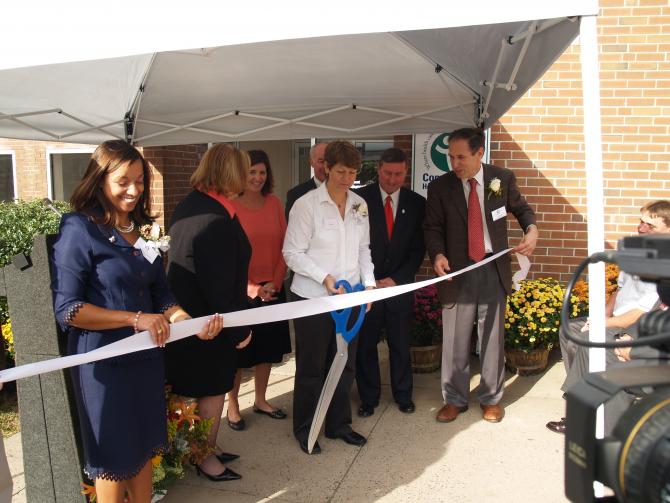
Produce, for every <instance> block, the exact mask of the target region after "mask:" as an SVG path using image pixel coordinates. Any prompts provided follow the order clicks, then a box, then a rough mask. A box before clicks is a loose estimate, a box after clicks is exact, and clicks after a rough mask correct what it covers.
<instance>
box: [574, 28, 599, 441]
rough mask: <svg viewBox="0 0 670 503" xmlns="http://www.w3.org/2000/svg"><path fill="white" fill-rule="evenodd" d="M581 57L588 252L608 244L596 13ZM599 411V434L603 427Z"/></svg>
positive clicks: (592, 306) (594, 314) (593, 291)
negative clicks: (605, 221)
mask: <svg viewBox="0 0 670 503" xmlns="http://www.w3.org/2000/svg"><path fill="white" fill-rule="evenodd" d="M579 45H580V49H581V50H580V60H581V66H582V83H583V96H584V154H585V155H584V160H585V162H584V169H585V170H586V212H587V229H588V253H589V255H590V254H593V253H596V252H601V251H603V249H604V247H605V223H604V219H605V217H604V213H605V212H604V193H603V155H602V126H601V120H600V74H599V65H598V31H597V26H596V17H595V16H584V17H582V18H581V20H580V24H579ZM589 319H590V327H591V328H590V330H589V339H590V340H592V341H601V342H602V341H604V340H605V264H603V263H599V264H591V265H589ZM601 370H605V349H604V348H590V349H589V371H590V372H597V371H601ZM603 425H604V423H603V416H602V414H599V417H598V422H597V424H596V435H597V436H601V437H602V434H603V431H604V427H603Z"/></svg>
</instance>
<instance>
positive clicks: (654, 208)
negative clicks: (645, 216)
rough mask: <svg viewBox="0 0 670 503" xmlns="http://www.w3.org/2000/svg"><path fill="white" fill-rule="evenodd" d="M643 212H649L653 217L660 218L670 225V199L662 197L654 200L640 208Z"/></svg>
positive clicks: (667, 225)
mask: <svg viewBox="0 0 670 503" xmlns="http://www.w3.org/2000/svg"><path fill="white" fill-rule="evenodd" d="M640 212H641V213H649V216H650V217H652V218H660V219H661V220H663V223H664V224H665V225H666V227H670V201H666V200H665V199H661V200H659V201H652V202H650V203H647V204H645V205H644V206H643V207H642V208H640Z"/></svg>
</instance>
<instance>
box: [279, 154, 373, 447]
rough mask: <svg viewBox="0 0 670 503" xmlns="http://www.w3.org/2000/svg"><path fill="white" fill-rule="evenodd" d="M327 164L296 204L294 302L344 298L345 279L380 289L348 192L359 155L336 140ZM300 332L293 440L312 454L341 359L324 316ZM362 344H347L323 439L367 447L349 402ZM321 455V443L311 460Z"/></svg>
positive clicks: (365, 227)
mask: <svg viewBox="0 0 670 503" xmlns="http://www.w3.org/2000/svg"><path fill="white" fill-rule="evenodd" d="M324 159H325V166H326V182H325V183H323V184H322V185H321V186H320V187H319V188H318V189H315V190H312V191H311V192H308V193H307V194H305V195H304V196H302V197H301V198H300V199H298V200H297V201H296V203H295V204H294V206H293V208H291V213H290V214H289V221H288V228H287V230H286V237H285V238H284V248H283V254H284V259H285V260H286V264H287V265H288V267H289V268H290V269H292V270H293V272H294V273H295V275H294V277H293V282H292V284H291V291H292V292H293V293H294V297H297V299H296V300H302V299H311V298H314V297H325V296H327V295H334V294H338V293H343V290H342V289H341V288H340V289H335V283H336V282H337V281H338V280H340V279H345V280H347V281H348V282H349V283H351V285H352V286H353V285H355V284H357V283H363V285H364V286H365V287H366V288H374V286H375V278H374V268H373V265H372V259H371V257H370V225H369V222H368V211H367V206H366V204H365V201H364V200H363V198H362V197H360V196H358V195H357V194H355V193H354V192H352V191H351V190H349V189H350V188H351V186H352V185H353V183H354V182H355V181H356V175H357V173H358V171H359V169H360V167H361V155H360V153H359V152H358V150H356V147H354V146H353V145H352V144H351V143H349V142H345V141H335V142H332V143H330V144H328V147H327V148H326V152H325V155H324ZM354 314H355V313H354ZM294 326H295V354H296V372H295V388H294V394H293V434H294V435H295V437H296V439H297V440H298V442H299V443H300V448H301V449H302V450H303V452H305V453H307V452H308V451H307V437H308V435H309V428H310V426H311V424H312V418H313V417H314V412H315V410H316V405H317V403H318V401H319V394H320V393H321V388H322V386H323V383H324V381H325V380H326V375H327V374H328V370H329V368H330V364H331V363H332V361H333V357H334V355H335V347H336V342H335V330H334V329H335V325H334V323H333V320H332V318H331V317H330V315H329V314H328V313H325V314H319V315H315V316H307V317H304V318H298V319H296V320H294ZM357 344H358V338H354V339H353V340H352V341H351V342H350V343H349V359H348V360H347V366H346V368H345V369H344V372H343V373H342V377H341V379H340V382H339V384H338V386H337V389H336V390H335V394H334V396H333V399H332V401H331V403H330V407H329V409H328V413H327V414H326V421H325V433H326V437H328V438H339V439H342V440H344V441H345V442H347V443H348V444H352V445H357V446H362V445H364V444H365V442H366V439H365V437H363V436H362V435H360V434H358V433H356V432H355V431H353V430H352V429H351V404H350V401H349V393H350V391H351V385H352V383H353V379H354V369H355V365H356V346H357ZM319 452H321V448H320V446H319V444H318V442H317V443H316V444H315V446H314V448H313V450H312V454H318V453H319Z"/></svg>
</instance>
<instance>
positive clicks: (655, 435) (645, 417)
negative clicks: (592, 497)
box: [610, 388, 670, 503]
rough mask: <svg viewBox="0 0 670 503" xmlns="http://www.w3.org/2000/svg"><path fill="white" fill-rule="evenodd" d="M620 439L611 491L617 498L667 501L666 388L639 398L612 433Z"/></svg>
mask: <svg viewBox="0 0 670 503" xmlns="http://www.w3.org/2000/svg"><path fill="white" fill-rule="evenodd" d="M613 437H615V438H616V439H618V440H620V441H621V451H620V453H619V459H618V462H617V464H616V465H615V467H616V470H617V473H616V474H612V475H614V476H613V477H611V479H610V480H615V481H616V485H617V487H615V488H614V490H615V491H616V493H617V496H618V498H619V499H620V500H621V501H626V502H650V503H655V502H669V501H670V389H669V388H662V389H660V390H657V391H655V392H654V393H652V394H651V395H649V396H647V397H645V398H643V399H641V400H640V401H639V402H638V403H636V404H635V405H633V406H632V407H631V408H630V409H629V410H628V411H626V413H625V414H624V415H623V416H622V417H621V419H620V420H619V422H618V423H617V425H616V428H615V429H614V432H613Z"/></svg>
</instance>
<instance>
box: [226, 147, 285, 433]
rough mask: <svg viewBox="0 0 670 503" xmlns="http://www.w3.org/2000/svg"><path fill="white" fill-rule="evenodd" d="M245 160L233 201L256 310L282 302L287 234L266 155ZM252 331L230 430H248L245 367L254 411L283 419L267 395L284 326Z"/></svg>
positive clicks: (232, 401)
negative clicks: (243, 407)
mask: <svg viewBox="0 0 670 503" xmlns="http://www.w3.org/2000/svg"><path fill="white" fill-rule="evenodd" d="M249 157H250V159H251V167H250V168H249V175H248V177H247V184H246V187H245V189H244V192H243V193H242V195H241V196H239V197H238V198H237V199H235V200H234V202H233V204H234V205H235V209H236V211H237V215H238V218H239V219H240V223H241V224H242V228H243V229H244V232H245V233H246V234H247V237H248V238H249V241H250V242H251V262H250V263H249V281H248V284H247V295H248V296H249V297H250V298H251V299H255V302H256V303H258V305H271V304H277V303H281V302H286V296H285V293H284V291H283V288H282V287H283V283H284V276H285V275H286V263H285V262H284V257H283V256H282V251H281V250H282V245H283V243H284V234H285V233H286V218H285V216H284V209H283V208H282V204H281V202H280V201H279V199H278V198H277V197H276V196H275V195H273V194H272V189H273V187H274V179H273V177H272V169H271V167H270V159H268V155H267V154H266V153H265V152H264V151H262V150H250V151H249ZM252 331H253V334H254V336H253V338H252V340H251V343H250V344H249V346H248V347H247V348H245V349H244V350H243V351H241V352H240V354H239V359H238V364H237V367H238V370H237V375H236V376H235V386H234V387H233V389H232V390H231V392H230V394H229V396H228V398H229V400H228V425H229V426H230V427H231V428H232V429H233V430H243V429H244V428H245V426H246V424H245V421H244V419H243V418H242V416H241V415H240V406H239V403H238V393H239V390H240V381H241V378H242V371H241V369H243V368H250V367H254V377H255V379H254V382H255V387H256V393H255V398H256V399H255V401H254V408H253V410H254V412H256V413H257V414H265V415H267V416H270V417H271V418H273V419H284V418H286V413H285V412H284V411H283V410H281V409H279V408H275V407H273V406H272V405H270V403H268V401H267V400H266V398H265V392H266V390H267V387H268V380H269V378H270V369H271V367H272V364H273V363H280V362H281V361H282V359H283V356H284V355H285V354H286V353H290V352H291V339H290V335H289V326H288V321H278V322H274V323H263V324H260V325H254V326H253V327H252Z"/></svg>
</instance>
